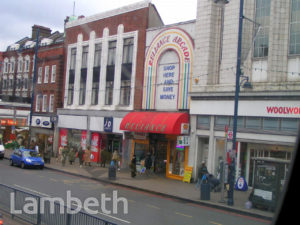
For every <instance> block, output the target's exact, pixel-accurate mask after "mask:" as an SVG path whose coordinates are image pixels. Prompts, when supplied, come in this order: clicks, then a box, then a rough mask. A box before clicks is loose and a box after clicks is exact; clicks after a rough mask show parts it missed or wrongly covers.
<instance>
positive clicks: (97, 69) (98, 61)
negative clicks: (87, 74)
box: [91, 44, 102, 105]
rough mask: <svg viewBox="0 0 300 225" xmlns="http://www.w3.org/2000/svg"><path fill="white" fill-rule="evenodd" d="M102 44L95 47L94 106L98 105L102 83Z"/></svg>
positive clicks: (92, 102)
mask: <svg viewBox="0 0 300 225" xmlns="http://www.w3.org/2000/svg"><path fill="white" fill-rule="evenodd" d="M101 53H102V46H101V44H96V45H95V57H94V68H93V84H92V101H91V104H92V105H97V104H98V93H99V85H100V84H99V81H100V67H101Z"/></svg>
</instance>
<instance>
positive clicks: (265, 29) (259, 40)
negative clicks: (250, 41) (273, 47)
mask: <svg viewBox="0 0 300 225" xmlns="http://www.w3.org/2000/svg"><path fill="white" fill-rule="evenodd" d="M270 1H271V0H256V7H255V22H256V23H258V24H260V30H259V32H258V33H257V35H256V38H255V41H254V55H253V56H254V57H265V56H268V50H269V26H270V7H271V4H270Z"/></svg>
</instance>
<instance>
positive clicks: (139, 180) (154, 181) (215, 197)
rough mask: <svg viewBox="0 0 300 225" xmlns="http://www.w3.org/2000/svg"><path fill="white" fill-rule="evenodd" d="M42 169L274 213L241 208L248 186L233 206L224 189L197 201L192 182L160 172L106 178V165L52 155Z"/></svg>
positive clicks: (236, 209)
mask: <svg viewBox="0 0 300 225" xmlns="http://www.w3.org/2000/svg"><path fill="white" fill-rule="evenodd" d="M11 153H12V150H9V149H7V150H6V152H5V158H6V159H8V158H9V156H10V154H11ZM45 168H46V169H50V170H54V171H59V172H63V173H67V174H71V175H74V176H78V177H85V178H90V179H93V180H97V181H100V182H105V183H109V184H113V185H116V186H122V187H126V188H130V189H135V190H139V191H144V192H148V193H152V194H156V195H161V196H164V197H167V198H172V199H177V200H180V201H185V202H189V203H194V204H199V205H203V206H207V207H213V208H216V209H221V210H226V211H229V212H233V213H239V214H242V215H246V216H253V217H256V218H261V219H266V220H272V218H273V216H274V213H273V212H270V211H266V210H263V209H256V208H251V209H247V208H246V207H245V203H246V202H247V201H248V197H249V194H250V192H251V189H248V191H245V192H244V191H237V190H235V191H234V205H233V206H228V205H227V198H226V196H227V192H225V202H221V192H211V193H210V200H200V190H199V189H196V187H195V184H194V183H184V182H182V181H178V180H173V179H168V178H166V177H165V176H164V175H155V174H150V175H145V174H137V176H136V177H135V178H132V177H131V175H130V170H129V169H121V170H120V171H118V172H117V175H116V177H117V178H116V180H110V179H108V165H106V168H103V167H100V166H99V165H98V164H96V163H91V166H83V167H82V168H80V166H79V162H78V159H76V161H75V163H73V164H72V165H70V164H69V162H66V165H65V166H62V164H61V162H57V161H56V159H55V158H51V162H50V164H45Z"/></svg>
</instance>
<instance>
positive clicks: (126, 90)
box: [120, 38, 133, 105]
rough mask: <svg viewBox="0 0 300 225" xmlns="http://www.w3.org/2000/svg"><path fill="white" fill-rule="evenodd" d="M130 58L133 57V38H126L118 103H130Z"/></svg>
mask: <svg viewBox="0 0 300 225" xmlns="http://www.w3.org/2000/svg"><path fill="white" fill-rule="evenodd" d="M132 59H133V38H127V39H125V40H124V46H123V60H122V72H121V91H120V105H129V104H130V91H131V74H132Z"/></svg>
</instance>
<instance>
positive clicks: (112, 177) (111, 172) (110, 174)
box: [108, 165, 117, 180]
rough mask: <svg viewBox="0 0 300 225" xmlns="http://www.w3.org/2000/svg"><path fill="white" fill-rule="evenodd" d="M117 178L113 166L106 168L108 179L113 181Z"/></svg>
mask: <svg viewBox="0 0 300 225" xmlns="http://www.w3.org/2000/svg"><path fill="white" fill-rule="evenodd" d="M116 178H117V169H116V167H115V166H114V165H110V166H109V167H108V179H110V180H115V179H116Z"/></svg>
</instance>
